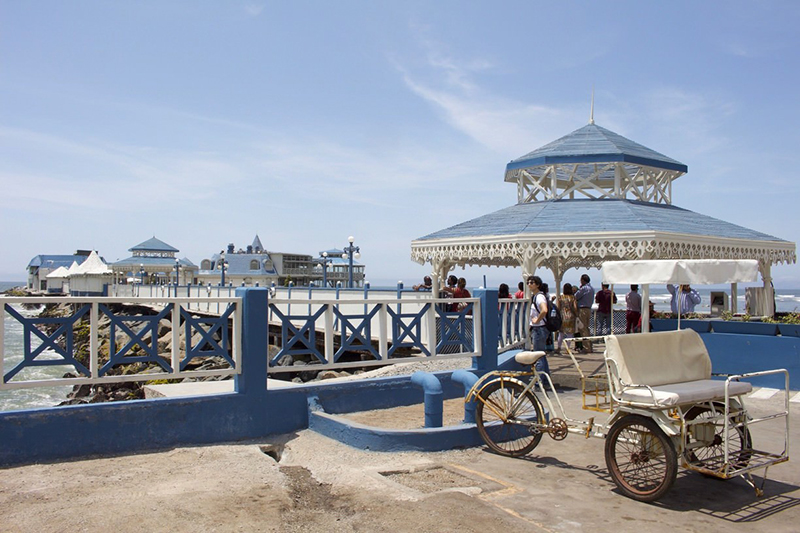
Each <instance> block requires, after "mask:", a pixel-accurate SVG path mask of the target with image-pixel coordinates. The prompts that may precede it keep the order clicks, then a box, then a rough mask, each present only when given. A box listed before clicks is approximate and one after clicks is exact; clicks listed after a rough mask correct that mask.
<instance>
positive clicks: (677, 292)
mask: <svg viewBox="0 0 800 533" xmlns="http://www.w3.org/2000/svg"><path fill="white" fill-rule="evenodd" d="M667 290H668V291H669V293H670V294H671V295H672V300H671V301H670V302H669V306H670V309H672V314H674V315H677V314H678V307H679V306H680V310H681V311H680V313H681V316H684V315H686V314H688V313H694V308H695V306H696V305H697V304H699V303H700V300H702V298H701V297H700V294H698V292H697V291H696V290H694V289H693V288H691V287H690V286H689V284H688V283H687V284H685V285H681V286H680V289H678V288H676V287H675V285H672V284H670V285H667Z"/></svg>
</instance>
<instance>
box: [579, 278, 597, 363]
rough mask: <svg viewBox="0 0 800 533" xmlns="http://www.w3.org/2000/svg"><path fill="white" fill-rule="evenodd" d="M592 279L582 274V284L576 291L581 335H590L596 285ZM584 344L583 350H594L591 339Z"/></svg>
mask: <svg viewBox="0 0 800 533" xmlns="http://www.w3.org/2000/svg"><path fill="white" fill-rule="evenodd" d="M590 282H591V280H590V279H589V276H588V275H587V274H584V275H582V276H581V286H580V288H579V289H578V290H577V291H576V292H575V302H576V303H577V304H578V322H580V324H578V326H579V327H578V328H577V329H578V333H580V334H581V337H589V336H590V335H591V334H590V333H589V321H590V320H591V318H592V304H593V303H594V287H592V284H591V283H590ZM581 343H582V344H583V350H582V351H583V352H584V353H590V352H591V351H592V342H591V341H581Z"/></svg>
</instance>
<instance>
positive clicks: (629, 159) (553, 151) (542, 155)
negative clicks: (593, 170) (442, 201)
mask: <svg viewBox="0 0 800 533" xmlns="http://www.w3.org/2000/svg"><path fill="white" fill-rule="evenodd" d="M616 161H620V162H626V163H632V164H636V165H643V166H649V167H655V168H662V169H667V170H675V171H678V172H683V173H685V172H687V171H688V167H687V166H686V165H684V164H683V163H681V162H679V161H676V160H674V159H672V158H670V157H667V156H665V155H663V154H660V153H658V152H656V151H655V150H651V149H650V148H647V147H645V146H642V145H641V144H639V143H636V142H633V141H631V140H630V139H626V138H625V137H623V136H622V135H619V134H617V133H614V132H613V131H610V130H607V129H605V128H603V127H600V126H598V125H597V124H594V123H589V124H587V125H586V126H584V127H582V128H580V129H577V130H575V131H573V132H572V133H570V134H568V135H565V136H564V137H561V138H560V139H556V140H555V141H553V142H551V143H549V144H546V145H545V146H542V147H541V148H538V149H536V150H534V151H533V152H530V153H528V154H526V155H524V156H522V157H518V158H517V159H514V160H513V161H511V162H510V163H508V165H506V172H509V171H512V170H517V169H520V168H528V167H535V166H540V165H553V164H560V163H610V162H616ZM507 179H508V178H507Z"/></svg>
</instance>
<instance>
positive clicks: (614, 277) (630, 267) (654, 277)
mask: <svg viewBox="0 0 800 533" xmlns="http://www.w3.org/2000/svg"><path fill="white" fill-rule="evenodd" d="M602 273H603V283H608V284H626V285H627V284H642V285H644V284H648V283H655V284H659V285H664V284H668V283H672V284H676V285H677V284H683V283H696V284H698V285H710V284H714V283H739V282H748V281H758V261H755V260H753V259H741V260H726V259H663V260H648V261H644V260H643V261H609V262H607V263H603V271H602Z"/></svg>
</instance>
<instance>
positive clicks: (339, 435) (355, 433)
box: [308, 410, 483, 452]
mask: <svg viewBox="0 0 800 533" xmlns="http://www.w3.org/2000/svg"><path fill="white" fill-rule="evenodd" d="M308 427H309V428H310V429H313V430H314V431H316V432H317V433H320V434H322V435H325V436H326V437H329V438H331V439H334V440H337V441H339V442H342V443H344V444H347V445H349V446H353V447H354V448H358V449H362V450H372V451H378V452H394V451H410V450H415V451H426V452H439V451H444V450H452V449H455V448H473V447H475V446H482V445H483V440H481V437H480V435H479V434H478V428H477V427H476V426H475V424H461V425H458V426H445V427H441V428H420V429H411V430H398V429H384V428H376V427H371V426H365V425H363V424H358V423H356V422H352V421H350V420H347V419H345V418H343V417H340V416H336V415H332V414H328V413H326V412H324V411H321V410H316V411H314V410H312V411H310V412H309V415H308Z"/></svg>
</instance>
